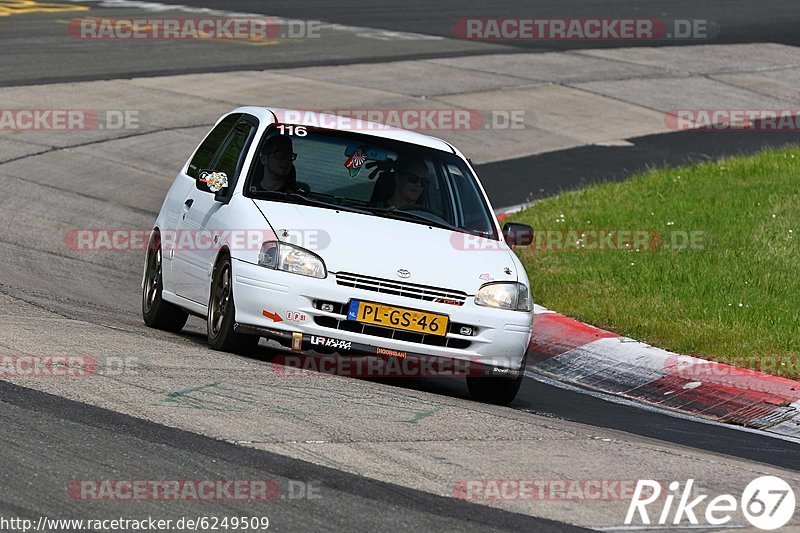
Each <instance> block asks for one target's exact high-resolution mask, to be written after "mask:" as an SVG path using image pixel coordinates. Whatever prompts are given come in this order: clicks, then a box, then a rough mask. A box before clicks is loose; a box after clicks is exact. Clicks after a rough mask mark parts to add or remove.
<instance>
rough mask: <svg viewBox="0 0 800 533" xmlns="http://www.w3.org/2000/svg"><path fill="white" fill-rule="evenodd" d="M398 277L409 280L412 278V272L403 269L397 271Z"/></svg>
mask: <svg viewBox="0 0 800 533" xmlns="http://www.w3.org/2000/svg"><path fill="white" fill-rule="evenodd" d="M397 275H398V277H401V278H403V279H407V278H410V277H411V272H409V271H408V270H406V269H405V268H401V269H400V270H398V271H397Z"/></svg>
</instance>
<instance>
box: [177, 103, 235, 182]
mask: <svg viewBox="0 0 800 533" xmlns="http://www.w3.org/2000/svg"><path fill="white" fill-rule="evenodd" d="M241 116H242V115H241V113H235V114H233V115H229V116H227V117H225V119H224V120H223V121H222V122H220V123H219V124H218V125H217V127H216V128H214V129H213V130H211V133H209V134H208V137H206V140H205V141H203V144H201V145H200V148H198V149H197V152H196V153H195V154H194V157H193V158H192V161H191V163H189V168H188V169H187V170H186V174H188V175H189V176H191V177H193V178H195V179H197V176H198V175H199V174H200V170H202V169H205V168H209V167H210V166H211V161H212V160H213V159H214V155H215V154H216V153H217V150H218V149H219V147H220V144H222V142H223V141H224V140H225V137H226V136H227V135H228V132H229V131H231V128H232V127H233V125H234V124H236V121H238V120H239V118H240V117H241Z"/></svg>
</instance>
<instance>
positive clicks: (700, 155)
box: [475, 128, 800, 209]
mask: <svg viewBox="0 0 800 533" xmlns="http://www.w3.org/2000/svg"><path fill="white" fill-rule="evenodd" d="M627 141H628V142H629V143H630V144H631V145H630V146H599V145H590V146H580V147H577V148H570V149H568V150H559V151H556V152H547V153H544V154H537V155H532V156H528V157H521V158H517V159H508V160H506V161H498V162H496V163H487V164H484V165H477V166H476V168H475V170H476V172H477V173H478V176H479V177H480V179H481V183H483V186H484V188H485V189H486V193H487V194H488V195H489V198H490V199H491V202H492V205H493V206H494V207H495V209H502V208H504V207H510V206H516V205H519V204H523V203H527V202H531V201H535V200H537V199H541V198H546V197H548V196H553V195H555V194H558V193H560V192H563V191H568V190H574V189H579V188H581V187H585V186H587V185H592V184H595V183H603V182H609V181H622V180H625V179H627V178H629V177H631V176H632V175H634V174H637V173H641V172H646V171H647V170H649V169H653V168H658V167H665V166H679V165H687V164H691V163H706V162H709V161H716V160H719V159H721V158H724V157H733V156H737V155H746V154H754V153H756V152H759V151H761V150H763V149H765V148H779V147H783V146H790V145H794V146H797V145H800V131H797V130H783V131H757V128H756V129H755V130H750V131H746V130H739V131H736V130H687V131H680V132H674V133H662V134H657V135H646V136H644V137H637V138H633V139H627Z"/></svg>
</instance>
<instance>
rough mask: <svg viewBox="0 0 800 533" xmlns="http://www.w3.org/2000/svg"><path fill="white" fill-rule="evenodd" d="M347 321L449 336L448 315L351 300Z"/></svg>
mask: <svg viewBox="0 0 800 533" xmlns="http://www.w3.org/2000/svg"><path fill="white" fill-rule="evenodd" d="M347 320H355V321H356V322H361V323H363V324H371V325H375V326H384V327H387V328H394V329H401V330H403V331H415V332H417V333H424V334H426V335H440V336H444V335H447V326H448V325H449V321H450V318H449V317H448V316H447V315H439V314H437V313H426V312H424V311H414V310H413V309H405V308H403V307H394V306H392V305H384V304H376V303H373V302H362V301H361V300H350V305H349V306H348V308H347Z"/></svg>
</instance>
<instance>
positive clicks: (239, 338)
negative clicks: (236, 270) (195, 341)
mask: <svg viewBox="0 0 800 533" xmlns="http://www.w3.org/2000/svg"><path fill="white" fill-rule="evenodd" d="M235 319H236V304H235V302H234V299H233V268H232V265H231V259H230V257H228V256H223V257H222V258H221V259H220V260H219V261H218V262H217V266H215V267H214V275H213V276H212V279H211V291H210V294H209V297H208V318H207V320H206V324H207V333H208V345H209V346H210V347H211V348H212V349H214V350H219V351H221V352H231V353H242V352H247V351H250V350H252V349H254V348H255V347H256V345H257V344H258V340H259V337H258V336H256V335H242V334H241V333H236V332H235V331H234V330H233V326H234V322H235Z"/></svg>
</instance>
